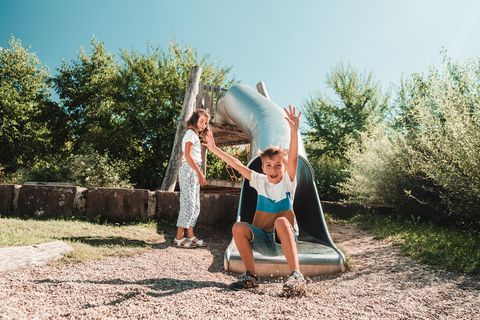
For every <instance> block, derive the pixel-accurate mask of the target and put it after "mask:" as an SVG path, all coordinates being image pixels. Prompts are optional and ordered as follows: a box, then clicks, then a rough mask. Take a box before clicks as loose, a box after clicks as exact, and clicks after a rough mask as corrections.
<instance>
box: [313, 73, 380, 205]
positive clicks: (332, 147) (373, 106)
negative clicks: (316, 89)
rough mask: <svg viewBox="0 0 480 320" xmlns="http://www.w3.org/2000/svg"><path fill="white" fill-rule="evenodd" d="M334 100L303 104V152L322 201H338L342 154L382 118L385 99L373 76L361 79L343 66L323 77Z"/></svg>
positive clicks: (343, 175) (344, 161)
mask: <svg viewBox="0 0 480 320" xmlns="http://www.w3.org/2000/svg"><path fill="white" fill-rule="evenodd" d="M327 84H328V86H329V87H330V88H331V89H333V91H334V93H335V94H336V96H337V99H336V100H333V99H330V98H328V97H326V96H324V95H322V94H318V95H317V96H316V97H313V98H311V99H310V100H308V101H307V103H306V105H305V110H306V119H307V122H308V125H309V127H310V129H309V130H308V131H307V132H306V136H307V143H306V149H307V151H308V153H309V156H310V157H311V159H312V160H311V162H312V165H313V167H314V169H316V170H315V171H316V180H317V181H316V183H317V186H318V189H319V191H320V193H321V195H322V196H323V197H324V198H330V199H338V198H339V197H340V196H341V195H340V194H339V193H338V192H337V190H336V186H337V185H338V183H340V182H341V181H343V180H344V179H345V178H346V173H345V169H346V167H347V165H348V161H347V158H346V151H347V150H348V148H349V146H350V145H351V144H352V143H355V142H356V141H358V140H359V138H360V135H361V133H362V132H364V131H366V130H367V129H368V127H369V126H370V125H372V124H373V123H377V122H379V121H381V120H383V119H384V117H385V112H386V110H387V106H388V96H387V95H384V94H382V92H381V90H380V88H379V85H378V84H377V83H375V82H374V80H373V76H372V75H371V74H368V75H367V76H363V75H361V74H359V73H358V72H357V71H356V70H355V69H353V68H352V67H351V66H347V67H345V66H344V65H343V64H340V65H338V66H337V67H335V68H333V69H332V70H331V72H330V73H329V74H328V75H327Z"/></svg>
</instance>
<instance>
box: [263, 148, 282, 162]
mask: <svg viewBox="0 0 480 320" xmlns="http://www.w3.org/2000/svg"><path fill="white" fill-rule="evenodd" d="M278 154H281V155H282V156H283V158H285V157H286V156H287V151H286V150H284V149H282V148H280V147H269V148H267V149H265V150H263V151H262V152H261V153H260V158H261V159H262V162H263V161H264V160H265V159H272V158H273V157H275V156H276V155H278Z"/></svg>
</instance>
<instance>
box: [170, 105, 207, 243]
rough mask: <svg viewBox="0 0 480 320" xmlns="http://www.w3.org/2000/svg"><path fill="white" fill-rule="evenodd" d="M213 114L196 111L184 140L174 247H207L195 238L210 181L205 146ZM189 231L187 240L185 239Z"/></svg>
mask: <svg viewBox="0 0 480 320" xmlns="http://www.w3.org/2000/svg"><path fill="white" fill-rule="evenodd" d="M209 120H210V114H209V113H208V112H207V111H205V110H202V109H196V110H195V111H194V112H193V114H192V116H191V117H190V119H189V120H188V121H187V123H186V128H187V132H186V133H185V136H184V137H183V140H182V152H183V156H182V164H181V166H180V170H179V173H178V174H179V178H178V180H179V183H180V212H179V214H178V220H177V235H176V237H175V240H174V245H176V246H177V247H182V248H197V247H205V246H206V244H205V243H204V241H203V240H200V239H198V238H196V237H195V235H194V234H193V227H194V226H195V223H196V222H197V219H198V215H199V214H200V186H204V185H205V182H206V179H205V175H204V174H203V172H202V170H201V169H200V168H201V167H202V157H201V143H204V142H205V136H206V134H207V132H208V130H209V129H208V121H209ZM185 230H186V231H187V237H185Z"/></svg>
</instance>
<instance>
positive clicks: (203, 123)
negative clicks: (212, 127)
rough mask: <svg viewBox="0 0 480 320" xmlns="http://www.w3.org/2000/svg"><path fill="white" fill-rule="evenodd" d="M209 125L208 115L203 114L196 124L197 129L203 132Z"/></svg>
mask: <svg viewBox="0 0 480 320" xmlns="http://www.w3.org/2000/svg"><path fill="white" fill-rule="evenodd" d="M207 125H208V117H206V116H204V115H201V116H200V117H199V118H198V121H197V125H196V127H197V131H198V132H202V131H203V130H205V128H206V127H207Z"/></svg>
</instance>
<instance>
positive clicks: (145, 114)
mask: <svg viewBox="0 0 480 320" xmlns="http://www.w3.org/2000/svg"><path fill="white" fill-rule="evenodd" d="M91 49H92V53H91V54H90V55H89V54H87V53H86V52H85V51H84V50H82V51H81V52H80V53H79V55H78V56H77V59H76V60H73V61H71V62H70V63H63V64H62V66H61V67H60V69H59V70H58V71H59V74H58V76H56V77H55V78H54V79H53V83H54V85H55V88H56V90H57V92H58V94H59V96H60V98H61V101H62V105H64V107H65V109H66V110H67V113H68V115H69V121H68V124H69V128H70V130H71V133H72V134H71V137H70V139H71V141H72V145H73V150H74V152H76V151H78V150H80V149H81V148H85V147H88V148H91V149H92V150H96V151H97V152H99V153H100V154H105V153H108V154H109V155H110V157H111V158H112V159H116V160H121V161H123V162H124V163H126V165H127V167H126V170H127V172H126V173H127V174H128V175H129V176H130V177H131V182H132V183H134V184H135V185H136V186H137V187H142V188H156V187H158V186H160V185H161V182H162V179H163V175H164V172H165V169H166V166H167V164H168V160H169V158H170V153H171V150H172V144H173V141H174V135H175V130H176V126H177V123H178V118H179V114H180V111H181V107H182V103H183V99H184V94H185V88H186V86H187V82H188V79H189V76H190V70H191V68H192V67H193V66H194V65H200V66H201V67H202V69H203V72H202V81H205V82H209V83H212V84H214V85H222V86H224V87H225V86H228V85H229V84H230V83H231V81H230V82H229V81H227V80H226V78H227V74H228V73H229V71H230V68H226V67H221V66H219V65H218V63H217V64H214V63H212V62H210V61H209V57H208V56H203V57H200V56H199V55H198V53H197V51H196V50H195V49H192V48H189V47H186V46H183V45H180V44H179V43H177V42H175V41H173V42H172V43H171V44H170V47H169V48H168V50H167V51H163V50H161V49H160V48H149V50H148V52H147V53H145V54H140V53H137V52H135V51H131V52H128V51H126V50H123V51H122V52H121V54H120V60H121V62H117V61H116V60H115V58H114V57H113V56H112V55H111V54H109V53H107V52H106V50H105V47H104V45H103V43H101V42H98V41H97V40H95V39H93V40H92V43H91Z"/></svg>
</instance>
